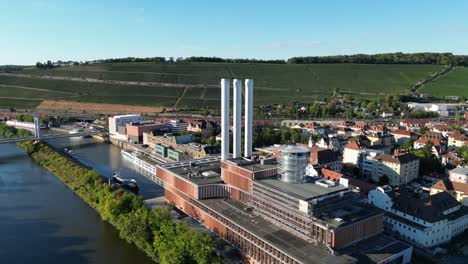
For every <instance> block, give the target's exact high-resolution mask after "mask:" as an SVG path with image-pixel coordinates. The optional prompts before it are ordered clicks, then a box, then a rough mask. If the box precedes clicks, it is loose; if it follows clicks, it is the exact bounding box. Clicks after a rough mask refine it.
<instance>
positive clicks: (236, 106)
mask: <svg viewBox="0 0 468 264" xmlns="http://www.w3.org/2000/svg"><path fill="white" fill-rule="evenodd" d="M232 85H233V86H234V96H233V98H232V100H233V118H232V119H233V123H234V124H233V131H232V136H233V144H232V146H233V148H234V149H233V152H232V156H233V157H234V158H239V157H241V156H242V152H241V127H242V125H241V119H242V104H241V102H242V81H241V80H239V79H234V81H233V83H232Z"/></svg>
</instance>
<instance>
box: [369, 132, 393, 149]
mask: <svg viewBox="0 0 468 264" xmlns="http://www.w3.org/2000/svg"><path fill="white" fill-rule="evenodd" d="M366 137H367V138H368V139H369V140H370V142H371V146H375V145H384V146H386V147H393V145H395V138H394V137H393V135H392V134H389V133H386V132H376V133H371V134H368V135H366Z"/></svg>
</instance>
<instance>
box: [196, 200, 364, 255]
mask: <svg viewBox="0 0 468 264" xmlns="http://www.w3.org/2000/svg"><path fill="white" fill-rule="evenodd" d="M199 202H201V203H203V204H204V205H206V206H207V207H209V208H210V209H212V210H214V211H216V212H217V213H219V214H220V215H222V216H223V217H225V218H227V219H229V220H230V221H232V222H234V223H236V224H237V225H239V226H241V227H242V228H244V229H246V230H248V231H249V232H251V233H253V234H255V235H256V236H257V237H259V238H261V239H262V240H264V241H265V242H268V243H269V244H271V245H273V246H275V247H276V248H278V249H280V250H282V251H283V252H285V253H287V254H288V255H290V256H292V257H294V258H296V259H298V260H300V261H301V262H303V263H312V264H315V263H316V264H328V263H336V264H344V263H356V259H355V258H353V257H351V256H349V255H346V254H342V255H340V254H336V255H332V254H331V252H330V251H329V250H328V249H327V248H326V247H325V245H323V244H320V243H319V244H317V245H315V244H314V243H309V242H307V241H305V240H303V239H300V238H299V237H296V236H294V235H292V234H291V233H289V232H287V231H285V230H284V229H281V228H280V227H278V226H276V225H274V224H272V223H270V222H268V221H266V220H265V219H263V218H261V217H260V216H256V215H254V213H253V212H252V211H249V210H247V207H246V206H245V205H244V204H242V203H240V202H237V201H234V200H231V199H207V200H200V201H199Z"/></svg>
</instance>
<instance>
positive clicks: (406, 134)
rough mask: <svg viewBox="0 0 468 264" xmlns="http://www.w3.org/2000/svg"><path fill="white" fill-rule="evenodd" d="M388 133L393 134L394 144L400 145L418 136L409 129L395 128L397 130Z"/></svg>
mask: <svg viewBox="0 0 468 264" xmlns="http://www.w3.org/2000/svg"><path fill="white" fill-rule="evenodd" d="M390 134H391V135H393V137H394V138H395V144H397V145H400V146H401V145H403V144H405V143H406V142H408V141H410V140H415V139H417V138H418V137H417V135H416V134H415V133H413V132H411V131H409V130H401V129H397V130H393V131H391V132H390Z"/></svg>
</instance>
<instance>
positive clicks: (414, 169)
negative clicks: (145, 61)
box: [363, 152, 419, 186]
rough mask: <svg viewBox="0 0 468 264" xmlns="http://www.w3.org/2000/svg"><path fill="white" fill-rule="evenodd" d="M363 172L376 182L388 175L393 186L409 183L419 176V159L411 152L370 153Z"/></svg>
mask: <svg viewBox="0 0 468 264" xmlns="http://www.w3.org/2000/svg"><path fill="white" fill-rule="evenodd" d="M363 173H364V175H366V176H370V177H371V178H372V180H374V181H376V182H378V181H380V180H381V178H382V177H387V179H388V184H390V185H391V186H397V185H401V184H407V183H409V182H411V181H412V180H414V179H416V178H417V177H418V174H419V159H418V158H417V157H416V156H414V155H413V154H411V153H398V152H397V153H395V154H394V155H389V154H379V155H375V156H373V155H370V156H367V157H366V159H365V161H364V166H363Z"/></svg>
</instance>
